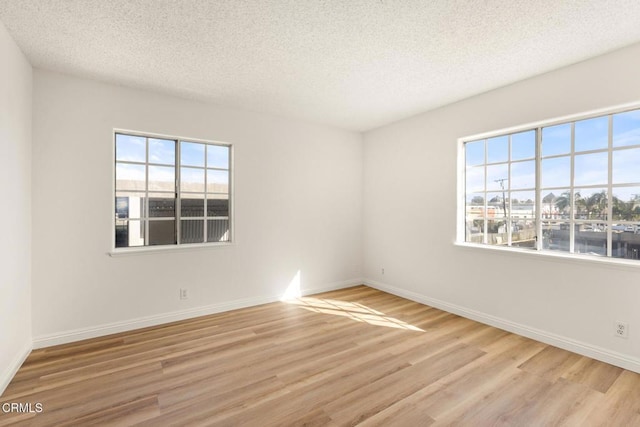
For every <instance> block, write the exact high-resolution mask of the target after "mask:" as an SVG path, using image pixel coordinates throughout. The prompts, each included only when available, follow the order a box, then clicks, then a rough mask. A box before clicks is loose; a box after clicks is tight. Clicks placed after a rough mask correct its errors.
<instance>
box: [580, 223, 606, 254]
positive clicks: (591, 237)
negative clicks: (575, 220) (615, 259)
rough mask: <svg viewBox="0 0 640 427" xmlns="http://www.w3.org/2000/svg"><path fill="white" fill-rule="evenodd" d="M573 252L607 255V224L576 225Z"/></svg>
mask: <svg viewBox="0 0 640 427" xmlns="http://www.w3.org/2000/svg"><path fill="white" fill-rule="evenodd" d="M575 239H576V240H575V243H574V252H575V253H577V254H583V255H599V256H606V255H607V226H606V224H604V223H584V224H578V225H577V226H576V235H575Z"/></svg>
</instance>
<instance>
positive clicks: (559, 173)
mask: <svg viewBox="0 0 640 427" xmlns="http://www.w3.org/2000/svg"><path fill="white" fill-rule="evenodd" d="M463 147H464V161H465V166H464V181H463V182H464V196H465V203H464V240H465V242H468V243H478V244H483V245H496V246H505V247H524V248H530V249H532V250H539V251H561V252H566V253H576V254H587V255H595V256H608V257H615V258H629V259H640V109H634V110H626V111H615V112H612V113H611V114H604V115H598V116H589V117H585V118H584V119H580V120H572V121H566V122H555V123H552V124H549V125H548V126H537V127H533V128H530V129H523V130H521V131H518V132H512V133H508V134H497V135H495V136H491V137H488V138H473V139H471V140H466V141H463Z"/></svg>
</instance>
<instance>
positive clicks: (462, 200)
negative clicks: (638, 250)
mask: <svg viewBox="0 0 640 427" xmlns="http://www.w3.org/2000/svg"><path fill="white" fill-rule="evenodd" d="M637 109H640V102H633V103H628V104H622V105H617V106H615V107H608V108H602V109H598V110H593V111H590V112H586V113H578V114H572V115H567V116H563V117H559V118H555V119H550V120H544V121H539V122H533V123H528V124H524V125H520V126H514V127H510V128H505V129H500V130H496V131H491V132H484V133H480V134H475V135H470V136H465V137H462V138H459V139H458V140H457V143H458V144H457V154H458V156H457V171H458V173H457V177H458V180H457V216H456V240H455V242H454V243H455V244H456V245H458V246H462V247H468V248H472V249H476V248H477V249H482V250H492V251H501V252H510V253H514V254H528V255H534V256H548V257H552V258H562V259H571V260H576V261H578V262H582V261H583V260H584V261H592V262H604V263H608V264H618V265H624V266H633V267H640V261H639V260H636V259H628V258H614V257H612V249H613V245H612V234H613V230H612V227H611V225H612V224H614V223H621V222H624V221H622V220H615V219H614V218H613V215H612V203H611V200H612V195H613V192H612V189H613V187H614V185H613V181H612V173H613V168H612V158H613V156H612V153H613V152H615V151H618V150H624V149H629V148H640V144H638V145H634V146H623V147H615V148H614V147H613V146H612V126H611V120H612V118H611V117H612V116H613V115H615V114H619V113H624V112H626V111H631V110H637ZM603 116H608V117H609V127H608V146H607V149H606V151H605V150H604V149H601V150H590V151H584V152H580V153H579V154H589V153H590V152H591V151H601V152H607V153H608V154H609V155H608V180H607V183H606V185H604V186H593V187H599V188H601V187H605V188H606V190H607V194H608V195H609V196H608V199H609V203H608V206H607V221H603V222H607V224H608V227H607V233H606V234H607V254H606V256H593V255H584V254H579V253H575V252H574V250H575V248H574V237H575V236H574V233H575V229H574V224H576V223H581V220H576V218H575V216H574V215H573V213H571V215H570V219H569V223H570V226H569V230H570V237H569V239H570V251H569V252H561V251H553V250H543V248H542V246H543V242H542V238H541V237H542V218H541V215H542V209H541V204H542V196H543V194H542V191H543V189H542V185H541V175H542V174H541V162H542V156H541V153H540V147H541V139H542V128H545V127H550V126H555V125H562V124H571V151H570V153H569V157H570V162H571V176H570V192H571V198H572V203H573V198H574V194H573V193H574V189H575V188H576V186H574V162H575V156H576V152H575V146H574V144H575V134H574V122H577V121H581V120H587V119H593V118H598V117H603ZM530 130H535V131H536V147H535V163H536V167H535V171H536V176H535V181H536V183H535V185H536V187H535V193H536V201H535V202H536V205H535V219H536V235H537V242H536V245H535V248H521V247H514V246H499V245H490V244H487V243H486V242H485V241H483V243H472V242H467V241H466V156H465V143H467V142H472V141H477V140H482V139H489V138H494V137H499V136H505V135H511V134H515V133H520V132H525V131H530ZM509 149H510V146H509ZM485 161H486V158H485ZM510 162H511V159H509V164H510ZM485 168H486V164H485ZM485 179H486V177H485ZM618 186H620V185H618ZM578 187H580V188H585V187H588V186H578ZM544 191H547V190H544ZM485 192H486V189H485ZM486 203H487V201H486V200H485V204H486ZM507 229H508V227H507ZM485 234H486V228H485ZM508 235H509V242H510V241H511V238H510V235H511V233H508Z"/></svg>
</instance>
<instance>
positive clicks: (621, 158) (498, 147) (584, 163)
mask: <svg viewBox="0 0 640 427" xmlns="http://www.w3.org/2000/svg"><path fill="white" fill-rule="evenodd" d="M608 132H609V116H604V117H596V118H592V119H586V120H579V121H576V122H575V152H576V154H575V162H574V167H575V177H574V180H575V182H574V185H575V186H576V187H579V186H588V185H603V186H605V185H606V184H607V180H608V172H607V171H608V161H609V160H608V153H607V152H600V153H585V154H581V153H582V152H585V151H589V150H600V149H605V150H606V149H607V146H608ZM612 139H613V146H614V148H616V147H626V146H630V145H640V110H633V111H629V112H625V113H619V114H614V115H613V116H612ZM508 143H509V142H508V137H507V136H501V137H495V138H489V139H487V140H479V141H474V142H469V143H467V144H466V145H465V147H466V165H467V166H468V168H467V188H468V191H471V192H473V191H479V190H482V183H483V182H484V178H485V177H484V171H483V170H482V167H477V168H473V167H469V166H474V165H482V164H484V163H485V147H486V155H487V159H486V160H487V164H488V165H487V177H486V181H487V190H488V191H494V190H499V189H500V184H499V183H497V182H495V181H496V180H499V179H503V178H509V179H510V185H511V188H512V189H522V188H531V187H534V185H535V163H534V161H533V160H531V161H523V162H520V161H519V160H526V159H533V158H534V156H535V131H526V132H520V133H516V134H512V135H511V161H515V162H514V163H512V164H511V176H510V177H509V176H508V168H507V165H506V164H502V165H492V164H491V163H497V162H505V161H507V160H508V159H507V156H508ZM485 144H486V145H485ZM570 151H571V124H570V123H566V124H561V125H556V126H547V127H544V128H542V157H543V158H542V162H541V167H542V170H541V180H542V188H564V187H568V186H569V184H570V170H571V159H570V157H569V153H570ZM548 156H561V157H552V158H546V157H548ZM612 156H613V158H612V162H613V184H614V185H616V184H634V183H638V184H640V167H639V166H640V148H631V149H624V150H615V151H613V153H612ZM505 184H506V183H505ZM505 186H506V185H505Z"/></svg>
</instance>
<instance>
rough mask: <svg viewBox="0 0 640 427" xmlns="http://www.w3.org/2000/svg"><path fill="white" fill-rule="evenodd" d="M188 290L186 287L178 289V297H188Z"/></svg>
mask: <svg viewBox="0 0 640 427" xmlns="http://www.w3.org/2000/svg"><path fill="white" fill-rule="evenodd" d="M188 298H189V291H188V290H187V289H180V299H188Z"/></svg>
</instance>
